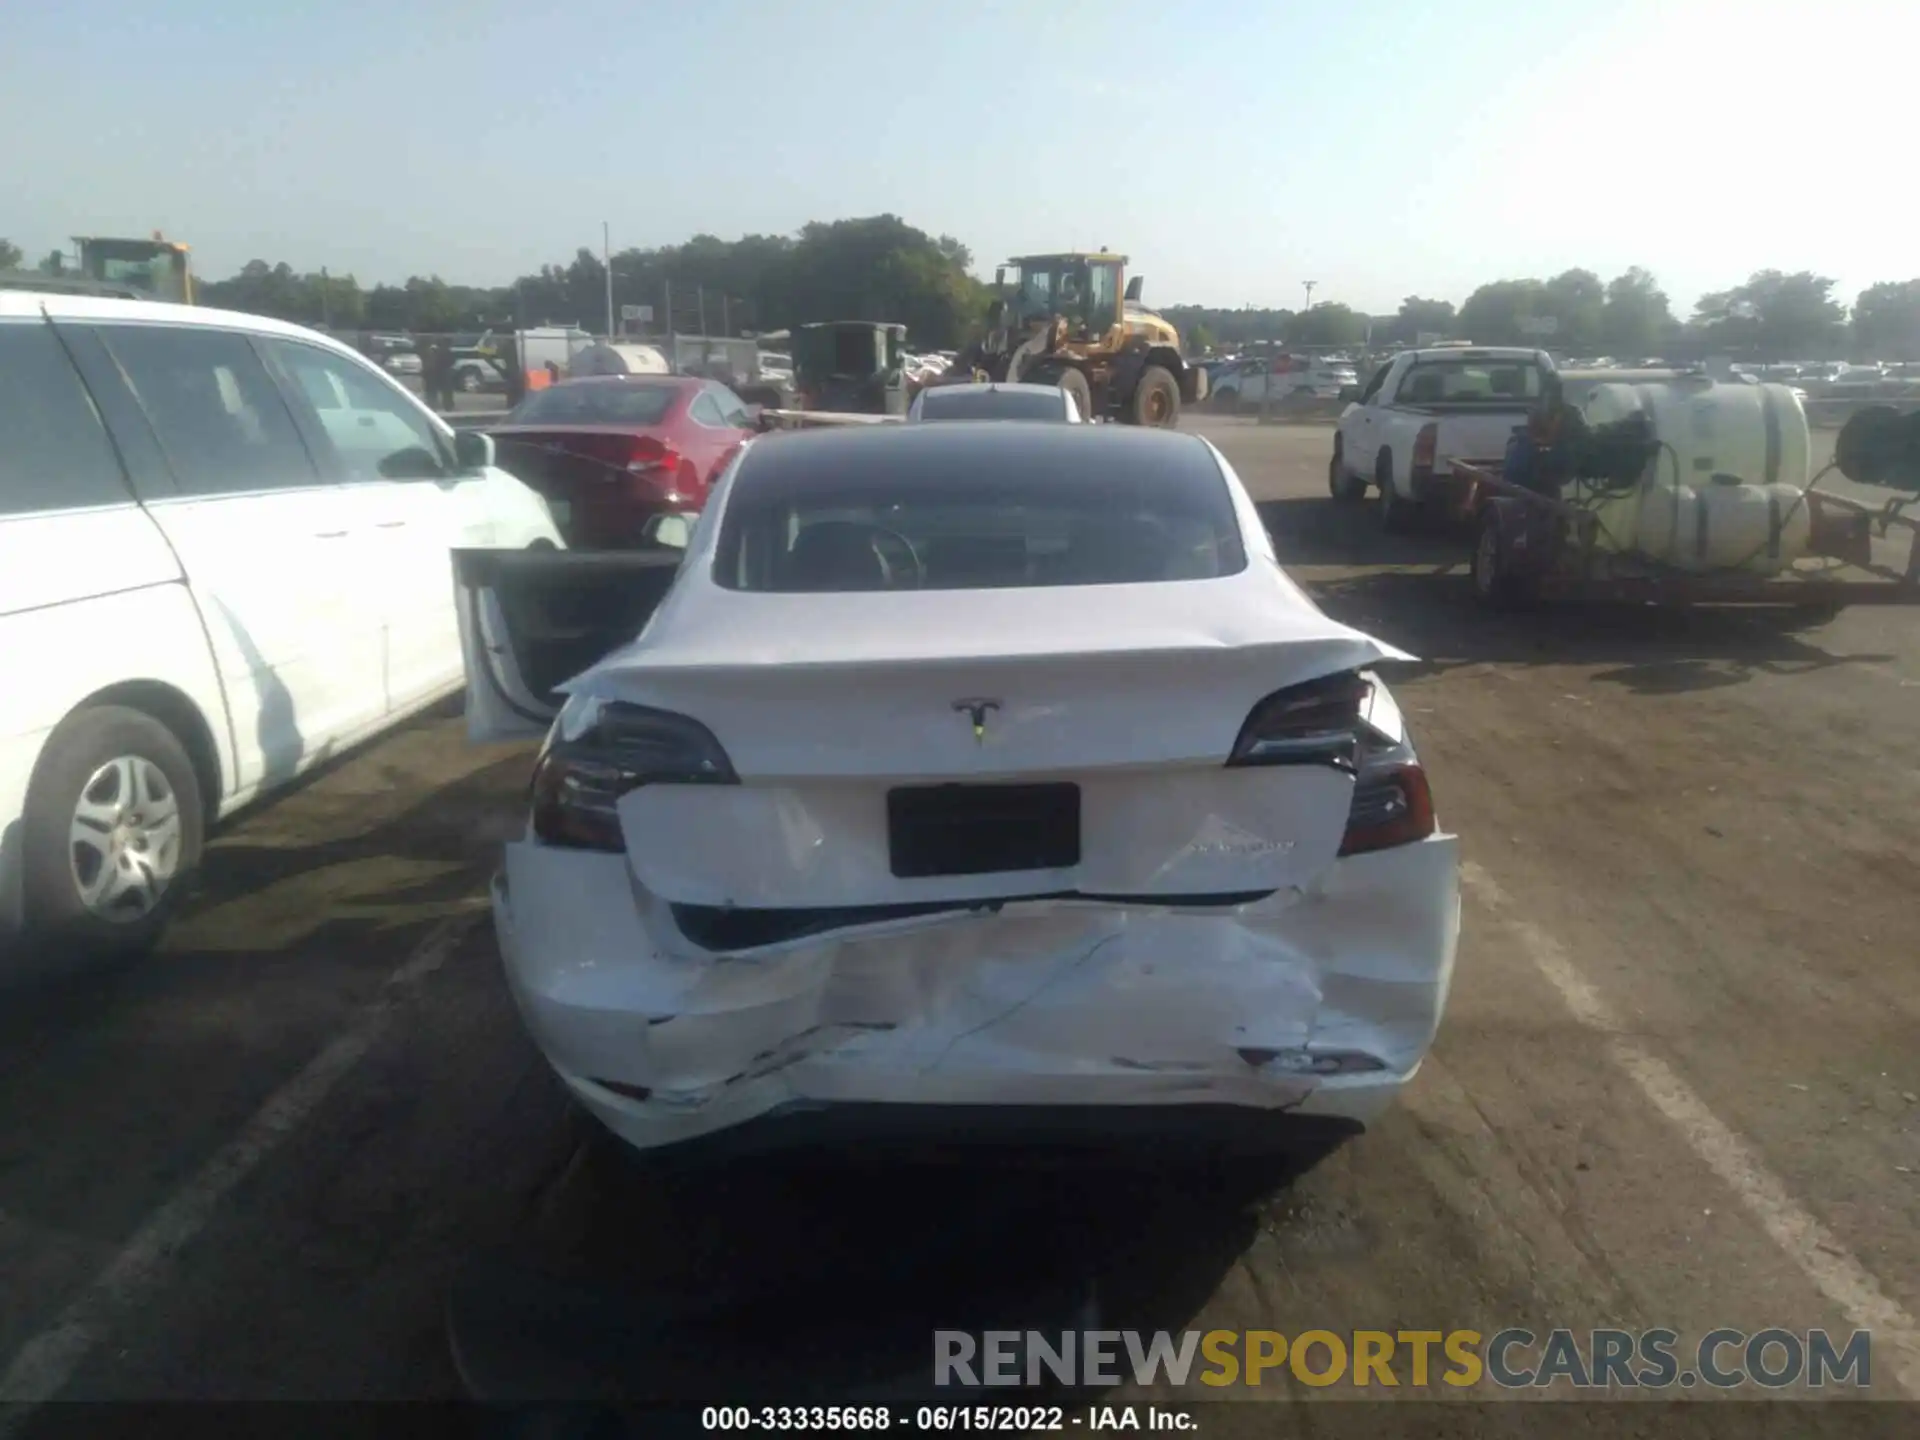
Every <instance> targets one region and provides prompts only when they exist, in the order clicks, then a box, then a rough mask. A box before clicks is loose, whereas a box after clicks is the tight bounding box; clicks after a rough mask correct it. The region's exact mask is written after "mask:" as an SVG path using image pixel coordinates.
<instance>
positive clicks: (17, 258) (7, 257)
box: [0, 240, 26, 270]
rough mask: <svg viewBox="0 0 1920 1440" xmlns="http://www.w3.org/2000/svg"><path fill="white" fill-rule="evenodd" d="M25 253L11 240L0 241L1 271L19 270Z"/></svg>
mask: <svg viewBox="0 0 1920 1440" xmlns="http://www.w3.org/2000/svg"><path fill="white" fill-rule="evenodd" d="M25 258H26V255H25V252H23V251H22V250H21V249H20V247H19V246H18V245H16V244H14V243H13V242H12V241H11V240H0V270H18V269H19V268H20V262H21V261H22V260H23V259H25Z"/></svg>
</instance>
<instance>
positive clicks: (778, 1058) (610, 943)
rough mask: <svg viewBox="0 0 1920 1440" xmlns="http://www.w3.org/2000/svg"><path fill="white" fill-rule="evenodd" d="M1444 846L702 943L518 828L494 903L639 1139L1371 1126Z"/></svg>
mask: <svg viewBox="0 0 1920 1440" xmlns="http://www.w3.org/2000/svg"><path fill="white" fill-rule="evenodd" d="M1456 846H1457V842H1456V841H1455V840H1454V839H1453V837H1451V836H1435V837H1434V838H1432V839H1429V840H1426V841H1422V842H1419V843H1416V844H1410V845H1405V846H1401V847H1398V848H1396V849H1391V850H1384V851H1380V852H1377V853H1374V854H1365V855H1357V856H1353V857H1349V858H1347V859H1343V860H1340V861H1337V862H1335V863H1334V864H1333V865H1331V866H1330V867H1328V869H1327V870H1326V871H1325V872H1324V873H1323V874H1322V875H1321V876H1319V877H1318V878H1316V879H1315V880H1314V881H1313V882H1312V883H1311V884H1310V885H1309V886H1307V887H1306V888H1303V889H1286V890H1281V891H1276V892H1274V893H1273V894H1271V895H1268V896H1265V897H1264V898H1261V899H1257V900H1253V901H1250V902H1247V903H1242V904H1235V905H1179V904H1172V905H1168V904H1156V903H1149V902H1141V903H1124V902H1123V903H1115V902H1111V901H1091V900H1077V899H1057V898H1056V899H1040V900H1032V901H1025V900H1009V901H1006V902H1003V903H997V904H996V905H995V906H993V907H991V908H981V909H974V910H949V911H944V912H941V913H937V914H921V915H911V916H905V917H901V918H898V919H892V920H886V921H882V922H880V923H876V924H870V925H866V926H862V927H860V928H857V929H848V930H841V931H837V932H835V933H833V934H830V935H815V936H809V937H806V938H801V939H797V940H793V941H790V942H787V943H782V944H774V945H767V946H763V947H759V948H754V949H744V950H735V951H726V952H714V951H705V950H702V949H700V948H699V947H698V946H697V945H695V944H694V943H693V942H692V941H690V940H689V939H688V938H687V937H686V935H685V934H683V933H682V931H681V929H680V927H679V926H678V925H677V924H676V922H675V920H674V918H673V915H672V912H671V910H670V908H669V907H668V906H667V905H665V904H664V903H663V902H661V901H659V900H658V899H656V898H654V897H652V896H650V895H649V894H648V893H647V892H646V891H645V890H643V889H642V888H641V887H639V886H638V884H637V883H636V882H635V880H634V878H633V875H632V872H631V870H630V869H629V867H628V863H627V860H626V857H625V856H622V855H618V854H605V855H600V854H588V853H582V852H579V851H571V850H563V849H555V848H550V847H546V846H543V845H540V844H537V843H532V842H523V843H518V844H512V845H509V846H508V847H507V850H506V864H505V868H504V870H503V872H502V874H501V876H500V877H499V878H498V879H497V880H496V881H495V885H494V892H493V902H494V905H493V910H494V920H495V926H496V929H497V931H498V934H499V940H500V946H501V951H502V954H503V956H504V958H505V961H506V969H507V974H508V977H509V980H510V983H511V986H512V989H513V993H514V996H515V998H516V1001H517V1002H518V1004H519V1006H520V1009H521V1012H522V1014H523V1016H524V1017H525V1020H526V1023H527V1026H528V1028H529V1030H530V1032H531V1033H532V1035H533V1037H534V1039H535V1042H536V1043H537V1044H538V1045H539V1046H540V1048H541V1050H542V1052H543V1053H544V1054H545V1055H546V1057H547V1059H548V1061H549V1063H551V1064H552V1066H553V1067H554V1069H555V1070H556V1071H557V1072H558V1073H559V1075H560V1076H561V1078H562V1079H563V1080H564V1081H565V1083H566V1084H567V1085H568V1087H569V1088H570V1089H571V1090H572V1091H573V1093H574V1095H575V1096H576V1097H577V1098H578V1099H579V1100H580V1101H581V1102H582V1103H583V1104H584V1105H585V1106H586V1107H587V1108H588V1109H589V1110H590V1111H592V1112H593V1113H594V1114H595V1115H596V1116H597V1117H598V1118H599V1119H600V1120H601V1121H602V1122H603V1123H604V1124H605V1125H606V1126H607V1127H608V1128H610V1129H611V1130H613V1131H614V1132H615V1133H616V1134H618V1135H620V1136H621V1137H622V1138H624V1139H625V1140H627V1141H628V1142H629V1143H631V1144H633V1145H635V1146H638V1147H641V1148H653V1147H658V1146H662V1145H671V1144H676V1143H678V1142H682V1141H688V1140H693V1139H696V1138H698V1137H702V1136H706V1135H710V1134H713V1133H714V1132H718V1131H722V1130H726V1129H729V1128H731V1127H734V1126H737V1125H741V1124H743V1123H744V1122H747V1121H750V1120H756V1119H760V1118H762V1117H770V1116H782V1115H796V1114H802V1113H806V1112H813V1111H818V1110H820V1109H823V1108H829V1107H834V1106H836V1105H844V1106H849V1107H851V1106H856V1105H860V1104H862V1103H866V1102H877V1103H881V1104H885V1105H888V1106H945V1107H952V1109H951V1110H950V1111H949V1112H948V1113H950V1114H952V1115H955V1116H959V1115H961V1114H962V1113H963V1108H964V1107H978V1106H991V1107H1007V1106H1032V1107H1059V1108H1081V1107H1088V1108H1091V1107H1106V1106H1122V1107H1144V1106H1154V1107H1172V1106H1192V1107H1221V1106H1229V1107H1238V1108H1241V1109H1245V1110H1248V1111H1252V1112H1267V1113H1269V1114H1271V1115H1274V1116H1276V1117H1278V1116H1282V1115H1292V1116H1300V1117H1318V1119H1319V1121H1320V1122H1321V1123H1324V1122H1326V1121H1329V1120H1338V1121H1345V1122H1350V1123H1352V1124H1356V1125H1364V1124H1366V1123H1368V1122H1370V1121H1371V1120H1372V1119H1373V1117H1374V1116H1375V1115H1377V1114H1378V1113H1379V1111H1380V1110H1381V1109H1382V1108H1383V1107H1384V1106H1385V1105H1386V1104H1387V1103H1388V1102H1389V1101H1390V1100H1391V1099H1392V1097H1393V1095H1394V1094H1395V1093H1396V1092H1397V1091H1398V1089H1399V1087H1400V1086H1401V1085H1402V1084H1403V1083H1405V1081H1406V1080H1407V1079H1409V1078H1410V1077H1411V1076H1412V1074H1413V1072H1414V1070H1415V1069H1416V1068H1417V1067H1418V1065H1419V1063H1420V1060H1421V1058H1422V1057H1423V1056H1424V1055H1425V1053H1426V1050H1427V1047H1428V1046H1429V1044H1430V1043H1431V1042H1432V1039H1433V1035H1434V1031H1435V1029H1436V1028H1437V1026H1438V1024H1439V1019H1440V1014H1441V1011H1442V1008H1443V1007H1444V1005H1445V1002H1446V996H1447V989H1448V985H1449V982H1450V979H1451V976H1452V968H1453V958H1454V946H1455V941H1456V937H1457V935H1458V930H1459V887H1458V855H1457V848H1456ZM931 1124H932V1129H931V1131H930V1133H928V1134H927V1136H926V1137H925V1138H926V1139H928V1140H929V1141H939V1140H941V1139H942V1138H947V1137H943V1136H942V1134H941V1133H940V1132H939V1129H938V1124H939V1120H938V1116H937V1115H935V1116H934V1117H933V1119H932V1122H931ZM950 1138H953V1139H956V1140H958V1139H964V1138H966V1137H965V1136H964V1135H963V1134H959V1133H956V1134H954V1135H952V1136H951V1137H950Z"/></svg>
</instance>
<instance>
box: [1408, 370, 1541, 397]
mask: <svg viewBox="0 0 1920 1440" xmlns="http://www.w3.org/2000/svg"><path fill="white" fill-rule="evenodd" d="M1399 398H1400V399H1401V400H1403V401H1405V402H1406V403H1407V404H1409V405H1448V404H1458V403H1463V402H1464V403H1467V404H1471V403H1473V402H1475V401H1486V402H1492V403H1498V402H1502V401H1514V400H1537V399H1539V398H1540V367H1539V366H1538V365H1537V364H1535V363H1534V362H1533V361H1531V360H1510V361H1502V360H1423V361H1421V363H1420V364H1418V365H1416V366H1414V367H1413V368H1412V369H1411V370H1409V371H1408V372H1407V378H1406V379H1405V380H1404V381H1403V382H1401V385H1400V396H1399Z"/></svg>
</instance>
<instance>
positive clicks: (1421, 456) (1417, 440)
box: [1413, 425, 1440, 475]
mask: <svg viewBox="0 0 1920 1440" xmlns="http://www.w3.org/2000/svg"><path fill="white" fill-rule="evenodd" d="M1439 452H1440V427H1439V426H1438V425H1422V426H1421V427H1420V433H1419V434H1418V435H1415V436H1414V437H1413V473H1414V474H1415V475H1431V474H1432V473H1433V462H1434V457H1435V456H1436V455H1438V454H1439Z"/></svg>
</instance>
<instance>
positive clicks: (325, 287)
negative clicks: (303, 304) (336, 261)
mask: <svg viewBox="0 0 1920 1440" xmlns="http://www.w3.org/2000/svg"><path fill="white" fill-rule="evenodd" d="M332 288H333V287H332V286H331V285H330V284H329V283H328V281H327V267H326V266H324V265H322V266H321V267H320V328H321V329H322V330H331V329H332V328H333V307H332V306H331V305H329V304H328V303H327V292H328V291H329V290H330V289H332Z"/></svg>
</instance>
